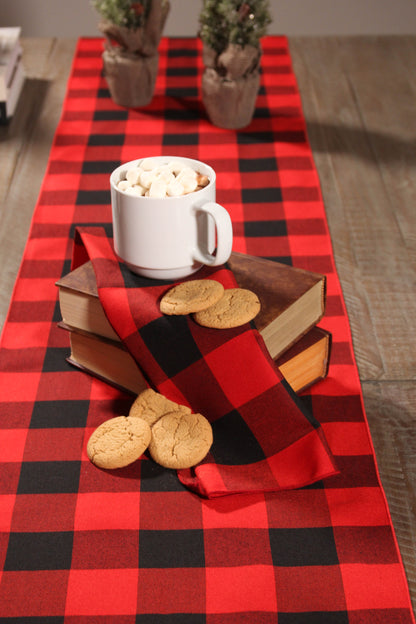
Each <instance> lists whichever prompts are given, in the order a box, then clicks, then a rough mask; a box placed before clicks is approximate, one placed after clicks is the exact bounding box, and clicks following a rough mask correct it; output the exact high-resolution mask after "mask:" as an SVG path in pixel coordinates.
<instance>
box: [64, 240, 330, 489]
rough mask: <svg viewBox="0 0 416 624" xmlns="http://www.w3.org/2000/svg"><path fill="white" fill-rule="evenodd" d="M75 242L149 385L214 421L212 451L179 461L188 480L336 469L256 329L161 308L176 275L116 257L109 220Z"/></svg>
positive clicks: (278, 477)
mask: <svg viewBox="0 0 416 624" xmlns="http://www.w3.org/2000/svg"><path fill="white" fill-rule="evenodd" d="M77 233H78V234H79V233H80V230H77ZM80 238H81V241H80ZM80 243H83V245H81V248H80ZM74 251H75V254H74V267H75V266H79V263H81V264H82V263H83V261H85V253H86V252H87V255H88V258H90V259H91V260H92V262H93V266H94V270H95V273H96V277H97V285H98V293H99V297H100V300H101V302H102V305H103V308H104V310H105V311H106V314H107V317H108V319H109V321H110V322H111V324H112V326H113V328H114V329H115V330H116V332H117V334H118V336H119V337H120V339H121V340H122V341H123V343H124V344H125V346H126V348H127V349H128V351H129V352H130V353H131V354H132V355H133V357H134V358H135V360H136V361H137V363H138V364H139V366H140V367H141V370H142V371H143V373H144V374H145V376H146V378H147V379H148V380H149V382H150V383H151V385H152V386H153V387H156V389H157V390H158V391H159V392H161V393H162V394H163V395H164V396H167V397H168V398H169V399H171V400H175V401H177V402H178V403H180V404H187V405H188V406H189V407H191V408H192V410H193V412H194V413H200V414H204V415H205V416H206V418H208V420H209V421H210V422H211V424H212V428H213V435H214V443H213V446H212V448H211V452H210V454H209V455H208V456H207V457H206V458H205V460H204V461H203V462H201V463H200V464H199V465H198V466H196V467H195V468H192V469H188V470H180V471H179V478H180V479H181V481H182V483H184V485H187V486H188V487H189V488H190V489H192V490H195V491H196V492H198V493H199V494H201V495H203V496H206V497H207V498H213V497H215V496H224V495H227V494H237V493H238V494H240V493H243V492H269V491H277V490H284V489H290V488H294V487H302V486H305V485H310V484H311V483H314V482H315V481H318V480H319V479H323V478H325V477H328V476H329V475H332V474H336V472H337V470H336V468H335V465H334V461H333V458H332V455H331V453H330V451H329V449H328V445H327V443H326V440H325V439H324V437H323V433H322V429H321V427H320V426H319V423H318V422H317V421H316V420H315V419H314V418H313V417H312V416H311V415H310V414H309V413H308V411H307V410H306V409H305V406H303V405H302V402H301V401H299V400H297V397H296V395H295V393H294V392H291V391H290V388H289V387H288V385H287V384H286V383H285V382H284V380H283V376H282V375H281V373H280V371H279V370H278V369H277V367H276V366H275V365H274V362H273V360H272V359H271V358H270V356H269V355H268V353H267V349H266V348H265V345H264V343H263V340H262V339H261V338H260V336H259V333H258V331H257V330H256V329H254V328H253V329H251V328H250V325H249V324H247V325H244V326H242V327H237V328H235V329H230V330H222V331H218V330H215V329H211V330H210V329H207V328H205V327H200V326H199V325H198V324H197V323H195V322H194V321H193V320H191V319H190V317H189V315H186V316H165V315H163V314H162V313H161V312H160V309H159V301H160V298H161V297H162V296H163V294H164V293H165V292H167V290H169V288H171V284H166V282H162V283H160V282H157V281H154V280H149V279H147V278H140V277H138V276H136V275H132V273H131V272H130V271H129V269H127V268H126V267H123V265H119V262H118V260H117V257H116V255H115V253H114V250H113V245H112V241H110V240H109V239H108V238H107V236H106V235H105V232H104V230H103V232H102V235H101V236H100V235H97V234H96V233H94V232H88V229H87V230H86V231H82V230H81V234H80V236H78V237H76V239H75V245H74ZM77 252H78V253H77ZM78 257H81V260H80V262H77V258H78ZM194 277H195V276H191V279H192V278H194ZM198 277H199V278H200V279H201V278H208V277H211V278H212V279H215V280H217V281H219V282H221V283H222V284H223V285H224V288H236V287H237V282H236V281H235V279H234V277H233V275H232V273H231V272H230V271H229V270H227V269H226V268H225V267H219V268H208V267H204V269H202V270H201V271H199V272H198Z"/></svg>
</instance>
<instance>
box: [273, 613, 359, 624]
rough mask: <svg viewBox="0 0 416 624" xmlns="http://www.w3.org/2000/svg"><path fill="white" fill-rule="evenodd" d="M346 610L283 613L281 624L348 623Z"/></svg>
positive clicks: (280, 616)
mask: <svg viewBox="0 0 416 624" xmlns="http://www.w3.org/2000/svg"><path fill="white" fill-rule="evenodd" d="M349 622H350V618H349V617H348V613H347V612H346V611H325V612H324V611H311V612H308V613H305V612H304V613H281V612H279V624H348V623H349Z"/></svg>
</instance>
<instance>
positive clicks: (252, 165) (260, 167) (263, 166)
mask: <svg viewBox="0 0 416 624" xmlns="http://www.w3.org/2000/svg"><path fill="white" fill-rule="evenodd" d="M238 166H239V168H240V171H241V172H242V173H255V172H256V171H277V168H278V167H277V161H276V159H275V158H240V160H239V161H238Z"/></svg>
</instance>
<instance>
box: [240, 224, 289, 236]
mask: <svg viewBox="0 0 416 624" xmlns="http://www.w3.org/2000/svg"><path fill="white" fill-rule="evenodd" d="M244 234H245V236H247V237H257V236H287V227H286V221H284V220H276V221H247V222H246V223H245V224H244Z"/></svg>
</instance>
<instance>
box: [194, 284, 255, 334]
mask: <svg viewBox="0 0 416 624" xmlns="http://www.w3.org/2000/svg"><path fill="white" fill-rule="evenodd" d="M259 312H260V301H259V298H258V297H257V295H256V294H255V293H253V292H252V291H251V290H247V289H245V288H229V289H227V290H225V291H224V294H223V296H222V297H221V299H220V300H219V301H217V303H215V304H214V305H212V306H210V307H209V308H206V309H205V310H201V311H200V312H197V313H196V314H194V319H195V321H196V322H197V323H198V324H199V325H203V326H204V327H214V328H216V329H230V328H231V327H239V326H240V325H243V324H244V323H248V322H249V321H251V320H252V319H254V317H255V316H257V314H258V313H259Z"/></svg>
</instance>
